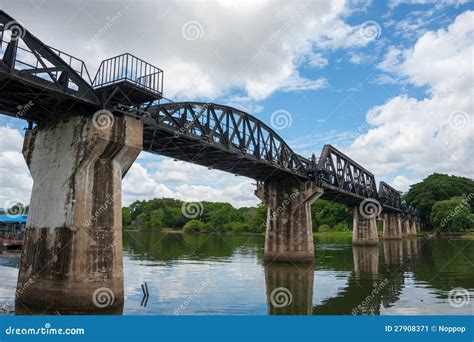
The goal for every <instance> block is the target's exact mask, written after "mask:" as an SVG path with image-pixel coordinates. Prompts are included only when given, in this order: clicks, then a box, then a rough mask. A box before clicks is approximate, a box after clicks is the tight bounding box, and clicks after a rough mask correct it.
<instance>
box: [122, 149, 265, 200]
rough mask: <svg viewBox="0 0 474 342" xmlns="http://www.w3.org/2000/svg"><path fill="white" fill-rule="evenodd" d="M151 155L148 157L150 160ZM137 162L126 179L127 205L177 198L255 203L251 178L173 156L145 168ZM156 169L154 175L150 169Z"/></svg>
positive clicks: (125, 196)
mask: <svg viewBox="0 0 474 342" xmlns="http://www.w3.org/2000/svg"><path fill="white" fill-rule="evenodd" d="M148 159H149V158H147V160H148ZM142 163H143V160H141V161H140V160H139V161H137V162H135V163H134V164H133V165H132V167H131V168H130V170H129V172H128V174H127V175H126V176H125V178H124V180H123V205H129V204H130V203H132V202H133V201H135V200H143V199H151V198H162V197H167V198H176V199H180V200H183V201H213V202H229V203H231V204H232V205H234V206H235V207H242V206H255V205H256V204H258V203H259V202H260V201H259V200H258V199H257V197H255V195H254V190H255V185H252V181H251V180H250V179H247V178H244V177H235V176H234V175H232V174H229V173H225V172H222V171H218V170H208V169H207V168H206V167H202V166H199V165H195V164H190V163H186V162H182V161H173V160H172V159H168V158H167V159H163V160H162V161H160V162H153V163H151V164H149V165H147V168H145V167H144V166H143V165H142ZM152 169H153V170H156V172H155V173H154V174H153V175H151V174H150V172H149V171H148V170H152Z"/></svg>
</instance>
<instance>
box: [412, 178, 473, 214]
mask: <svg viewBox="0 0 474 342" xmlns="http://www.w3.org/2000/svg"><path fill="white" fill-rule="evenodd" d="M471 193H474V181H473V180H472V179H469V178H464V177H457V176H448V175H442V174H439V173H434V174H432V175H430V176H428V177H427V178H425V179H424V180H423V181H422V182H420V183H416V184H413V185H411V187H410V191H408V193H407V194H406V195H405V196H404V199H405V200H406V202H407V203H408V204H410V205H412V206H413V207H415V208H418V209H419V210H420V211H421V212H422V213H423V214H424V215H425V216H426V217H430V214H431V208H432V207H433V205H434V204H435V203H436V202H438V201H444V200H447V199H450V198H452V197H455V196H463V195H464V196H468V195H469V194H471ZM473 208H474V202H473V201H471V210H472V209H473Z"/></svg>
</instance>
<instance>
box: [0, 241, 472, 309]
mask: <svg viewBox="0 0 474 342" xmlns="http://www.w3.org/2000/svg"><path fill="white" fill-rule="evenodd" d="M263 242H264V238H263V236H236V235H225V236H219V235H186V234H173V233H171V234H160V233H129V232H127V233H125V234H124V276H125V305H124V308H123V314H126V315H173V314H180V315H221V314H227V315H267V314H289V315H311V314H313V315H328V314H344V315H351V314H374V315H418V314H423V315H430V314H433V315H434V314H436V315H439V314H447V315H460V314H472V313H473V304H474V265H473V261H474V246H473V243H472V241H469V240H461V239H446V238H432V239H422V238H418V239H410V240H404V241H383V242H380V244H379V246H378V247H353V246H352V245H351V240H350V238H328V237H326V238H319V239H318V238H317V239H316V240H315V242H316V262H315V264H314V265H300V266H297V265H291V264H289V265H288V264H264V263H263V261H262V256H263ZM17 261H18V255H16V256H15V255H11V254H8V256H7V255H5V254H3V255H1V254H0V279H1V280H2V281H1V283H0V306H1V305H2V303H7V302H8V301H11V298H12V296H13V294H14V290H15V285H16V277H17V272H18V270H17V268H16V267H17ZM144 282H146V283H147V286H148V289H149V292H150V298H149V300H148V302H147V303H146V306H145V305H141V304H142V303H141V302H142V298H143V293H142V289H141V284H143V283H144ZM453 288H459V289H457V291H456V292H452V294H456V295H457V297H455V298H454V297H453V298H452V300H450V299H449V293H450V291H451V290H452V289H453ZM459 304H463V305H461V306H460V305H459Z"/></svg>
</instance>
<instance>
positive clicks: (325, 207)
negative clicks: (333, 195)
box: [311, 199, 352, 231]
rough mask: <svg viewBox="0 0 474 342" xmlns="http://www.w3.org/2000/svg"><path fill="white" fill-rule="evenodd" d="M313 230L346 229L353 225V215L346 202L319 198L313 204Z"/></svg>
mask: <svg viewBox="0 0 474 342" xmlns="http://www.w3.org/2000/svg"><path fill="white" fill-rule="evenodd" d="M311 217H312V221H313V231H319V230H321V231H323V229H324V230H344V227H347V229H350V227H352V215H351V214H350V213H349V212H348V210H347V207H346V206H345V205H344V204H340V203H335V202H330V201H326V200H321V199H318V200H317V201H316V202H314V203H313V205H312V206H311Z"/></svg>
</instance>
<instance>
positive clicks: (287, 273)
mask: <svg viewBox="0 0 474 342" xmlns="http://www.w3.org/2000/svg"><path fill="white" fill-rule="evenodd" d="M264 268H265V285H266V289H267V306H268V313H269V314H270V315H311V314H312V311H313V283H314V265H312V264H311V265H310V264H306V265H303V264H298V265H295V264H285V263H274V264H272V263H266V264H265V266H264Z"/></svg>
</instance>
